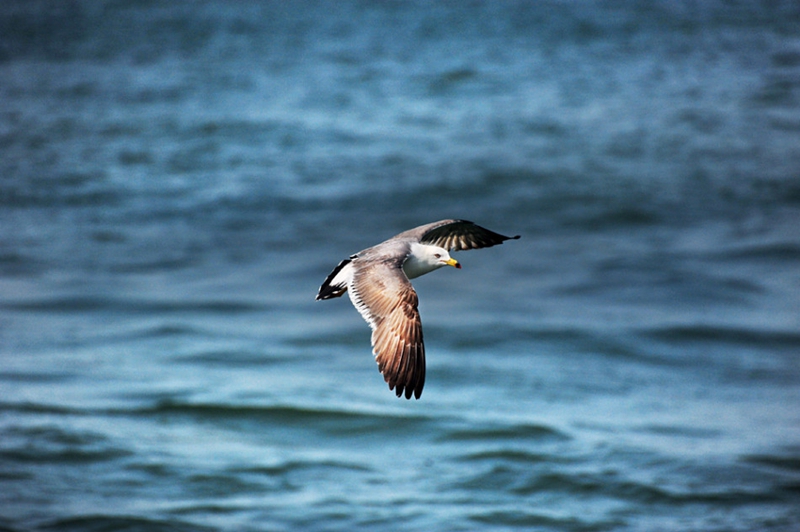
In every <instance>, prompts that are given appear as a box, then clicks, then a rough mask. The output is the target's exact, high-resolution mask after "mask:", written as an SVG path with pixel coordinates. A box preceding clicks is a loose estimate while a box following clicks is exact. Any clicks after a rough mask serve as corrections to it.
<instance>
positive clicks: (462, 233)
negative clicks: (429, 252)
mask: <svg viewBox="0 0 800 532" xmlns="http://www.w3.org/2000/svg"><path fill="white" fill-rule="evenodd" d="M423 227H426V228H428V227H429V229H427V230H426V231H425V232H424V233H422V235H421V236H420V242H421V243H423V244H432V245H434V246H439V247H442V248H445V249H447V250H449V251H464V250H467V249H480V248H488V247H491V246H496V245H497V244H502V243H503V242H505V241H506V240H512V239H517V238H519V235H517V236H505V235H501V234H500V233H495V232H494V231H490V230H489V229H486V228H485V227H481V226H479V225H476V224H474V223H472V222H469V221H467V220H442V221H441V222H436V223H433V224H429V225H428V226H423Z"/></svg>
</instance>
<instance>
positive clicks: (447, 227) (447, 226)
mask: <svg viewBox="0 0 800 532" xmlns="http://www.w3.org/2000/svg"><path fill="white" fill-rule="evenodd" d="M518 238H519V235H517V236H513V237H511V236H504V235H501V234H498V233H495V232H493V231H490V230H488V229H485V228H483V227H481V226H479V225H476V224H474V223H472V222H469V221H467V220H441V221H438V222H433V223H429V224H426V225H421V226H419V227H416V228H414V229H409V230H408V231H404V232H402V233H400V234H399V235H397V236H394V237H392V238H390V239H389V240H386V241H385V242H381V243H380V244H378V245H376V246H372V247H371V248H367V249H365V250H363V251H359V252H358V253H356V254H355V255H350V257H349V258H347V259H345V260H343V261H342V262H340V263H339V265H338V266H336V268H334V269H333V271H332V272H331V273H330V275H328V277H327V278H326V279H325V282H323V283H322V286H320V287H319V293H317V297H316V300H317V301H319V300H322V299H332V298H334V297H341V296H342V295H343V294H344V293H345V292H347V293H348V294H349V295H350V301H351V302H352V303H353V306H355V307H356V310H358V312H359V313H360V314H361V316H362V317H363V318H364V320H365V321H366V322H367V323H368V324H369V326H370V328H371V329H372V352H373V354H374V355H375V360H376V361H377V363H378V370H379V371H380V372H381V374H382V375H383V378H384V380H385V381H386V383H387V384H388V385H389V389H390V390H395V393H396V394H397V397H402V396H403V395H405V397H406V399H411V396H412V395H413V396H414V397H415V398H416V399H419V397H420V395H422V387H423V386H424V385H425V345H424V344H423V342H422V322H421V321H420V317H419V310H417V306H418V304H419V299H418V298H417V293H416V292H415V291H414V287H413V286H411V281H410V280H409V279H414V278H415V277H419V276H420V275H425V274H426V273H429V272H432V271H433V270H438V269H439V268H441V267H443V266H453V267H455V268H459V269H460V268H461V264H459V263H458V261H457V260H455V259H454V258H451V257H450V253H449V252H450V251H463V250H467V249H480V248H488V247H491V246H495V245H497V244H502V243H503V242H505V241H506V240H513V239H518Z"/></svg>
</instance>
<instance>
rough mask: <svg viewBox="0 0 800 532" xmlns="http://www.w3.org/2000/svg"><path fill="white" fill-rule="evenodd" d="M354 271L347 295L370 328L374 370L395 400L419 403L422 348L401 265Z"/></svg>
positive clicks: (409, 288) (367, 266) (410, 291)
mask: <svg viewBox="0 0 800 532" xmlns="http://www.w3.org/2000/svg"><path fill="white" fill-rule="evenodd" d="M352 264H353V265H354V267H355V270H354V274H353V280H352V282H351V283H350V286H349V289H348V292H349V293H350V299H351V301H352V302H353V305H354V306H355V307H356V309H358V312H360V313H361V316H363V317H364V319H365V320H366V321H367V323H369V326H370V327H371V328H372V352H373V353H374V354H375V360H376V361H377V362H378V369H379V370H380V372H381V373H382V374H383V378H384V380H385V381H386V383H387V384H388V385H389V389H390V390H395V393H396V394H397V397H401V396H402V395H404V394H405V397H406V399H411V396H412V394H413V395H414V397H415V398H417V399H419V397H420V395H422V387H423V386H424V385H425V345H424V344H423V342H422V322H421V321H420V318H419V311H418V310H417V306H418V303H419V300H418V299H417V293H416V292H415V291H414V288H413V287H412V286H411V282H410V281H409V280H408V278H407V277H406V275H405V274H404V273H403V270H402V261H396V262H395V261H390V262H384V261H376V262H364V263H361V264H359V261H358V260H355V261H353V263H352Z"/></svg>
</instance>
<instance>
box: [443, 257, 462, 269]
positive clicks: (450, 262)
mask: <svg viewBox="0 0 800 532" xmlns="http://www.w3.org/2000/svg"><path fill="white" fill-rule="evenodd" d="M445 264H447V265H448V266H452V267H453V268H458V269H459V270H460V269H461V265H460V264H459V263H458V261H457V260H456V259H453V258H451V259H450V260H448V261H447V262H445Z"/></svg>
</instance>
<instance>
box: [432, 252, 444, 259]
mask: <svg viewBox="0 0 800 532" xmlns="http://www.w3.org/2000/svg"><path fill="white" fill-rule="evenodd" d="M433 256H434V257H436V258H437V259H440V258H442V256H441V255H439V254H438V253H434V254H433Z"/></svg>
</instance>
